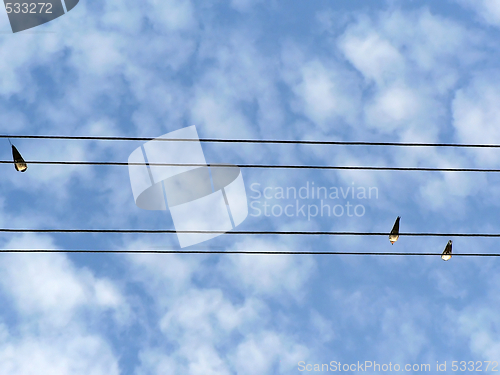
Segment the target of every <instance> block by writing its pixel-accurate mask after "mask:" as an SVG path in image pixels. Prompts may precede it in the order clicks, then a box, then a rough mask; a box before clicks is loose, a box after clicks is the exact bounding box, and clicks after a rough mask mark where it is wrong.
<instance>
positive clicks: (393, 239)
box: [389, 216, 401, 245]
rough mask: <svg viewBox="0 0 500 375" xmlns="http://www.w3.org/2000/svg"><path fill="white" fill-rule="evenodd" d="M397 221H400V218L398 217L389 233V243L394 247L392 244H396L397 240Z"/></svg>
mask: <svg viewBox="0 0 500 375" xmlns="http://www.w3.org/2000/svg"><path fill="white" fill-rule="evenodd" d="M399 219H401V217H399V216H398V218H397V219H396V222H395V223H394V226H393V227H392V230H391V233H390V234H389V241H391V244H392V245H394V242H396V241H397V240H398V238H399Z"/></svg>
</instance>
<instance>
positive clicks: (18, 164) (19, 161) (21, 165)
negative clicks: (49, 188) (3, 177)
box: [9, 139, 28, 172]
mask: <svg viewBox="0 0 500 375" xmlns="http://www.w3.org/2000/svg"><path fill="white" fill-rule="evenodd" d="M9 142H10V139H9ZM10 145H11V146H12V157H13V158H14V167H15V168H16V171H19V172H26V169H28V165H27V164H26V162H25V161H24V159H23V157H22V156H21V154H20V153H19V151H17V148H16V146H14V145H13V144H12V143H11V144H10Z"/></svg>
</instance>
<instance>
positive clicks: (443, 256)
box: [441, 240, 453, 260]
mask: <svg viewBox="0 0 500 375" xmlns="http://www.w3.org/2000/svg"><path fill="white" fill-rule="evenodd" d="M452 243H453V242H452V241H451V240H449V241H448V243H447V244H446V247H445V248H444V251H443V254H441V259H442V260H450V259H451V247H452Z"/></svg>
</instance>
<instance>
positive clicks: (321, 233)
mask: <svg viewBox="0 0 500 375" xmlns="http://www.w3.org/2000/svg"><path fill="white" fill-rule="evenodd" d="M0 232H5V233H149V234H151V233H154V234H161V233H186V234H213V233H220V234H224V233H225V234H234V235H300V236H303V235H306V236H388V235H389V233H388V232H387V233H386V232H325V231H242V230H240V231H230V232H226V231H223V230H175V229H32V228H27V229H21V228H0ZM399 236H400V237H401V236H407V237H500V233H423V232H421V233H399Z"/></svg>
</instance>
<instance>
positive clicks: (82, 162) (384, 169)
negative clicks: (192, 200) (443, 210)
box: [0, 160, 500, 173]
mask: <svg viewBox="0 0 500 375" xmlns="http://www.w3.org/2000/svg"><path fill="white" fill-rule="evenodd" d="M13 163H14V162H13V161H10V160H0V164H13ZM26 163H27V164H57V165H119V166H125V165H149V166H162V167H206V166H209V167H239V168H265V169H327V170H328V169H330V170H369V171H370V170H371V171H422V172H484V173H498V172H500V169H482V168H426V167H358V166H350V167H349V166H341V167H337V166H330V165H273V164H199V163H186V164H179V163H148V164H144V163H127V162H119V161H111V162H108V161H26Z"/></svg>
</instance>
